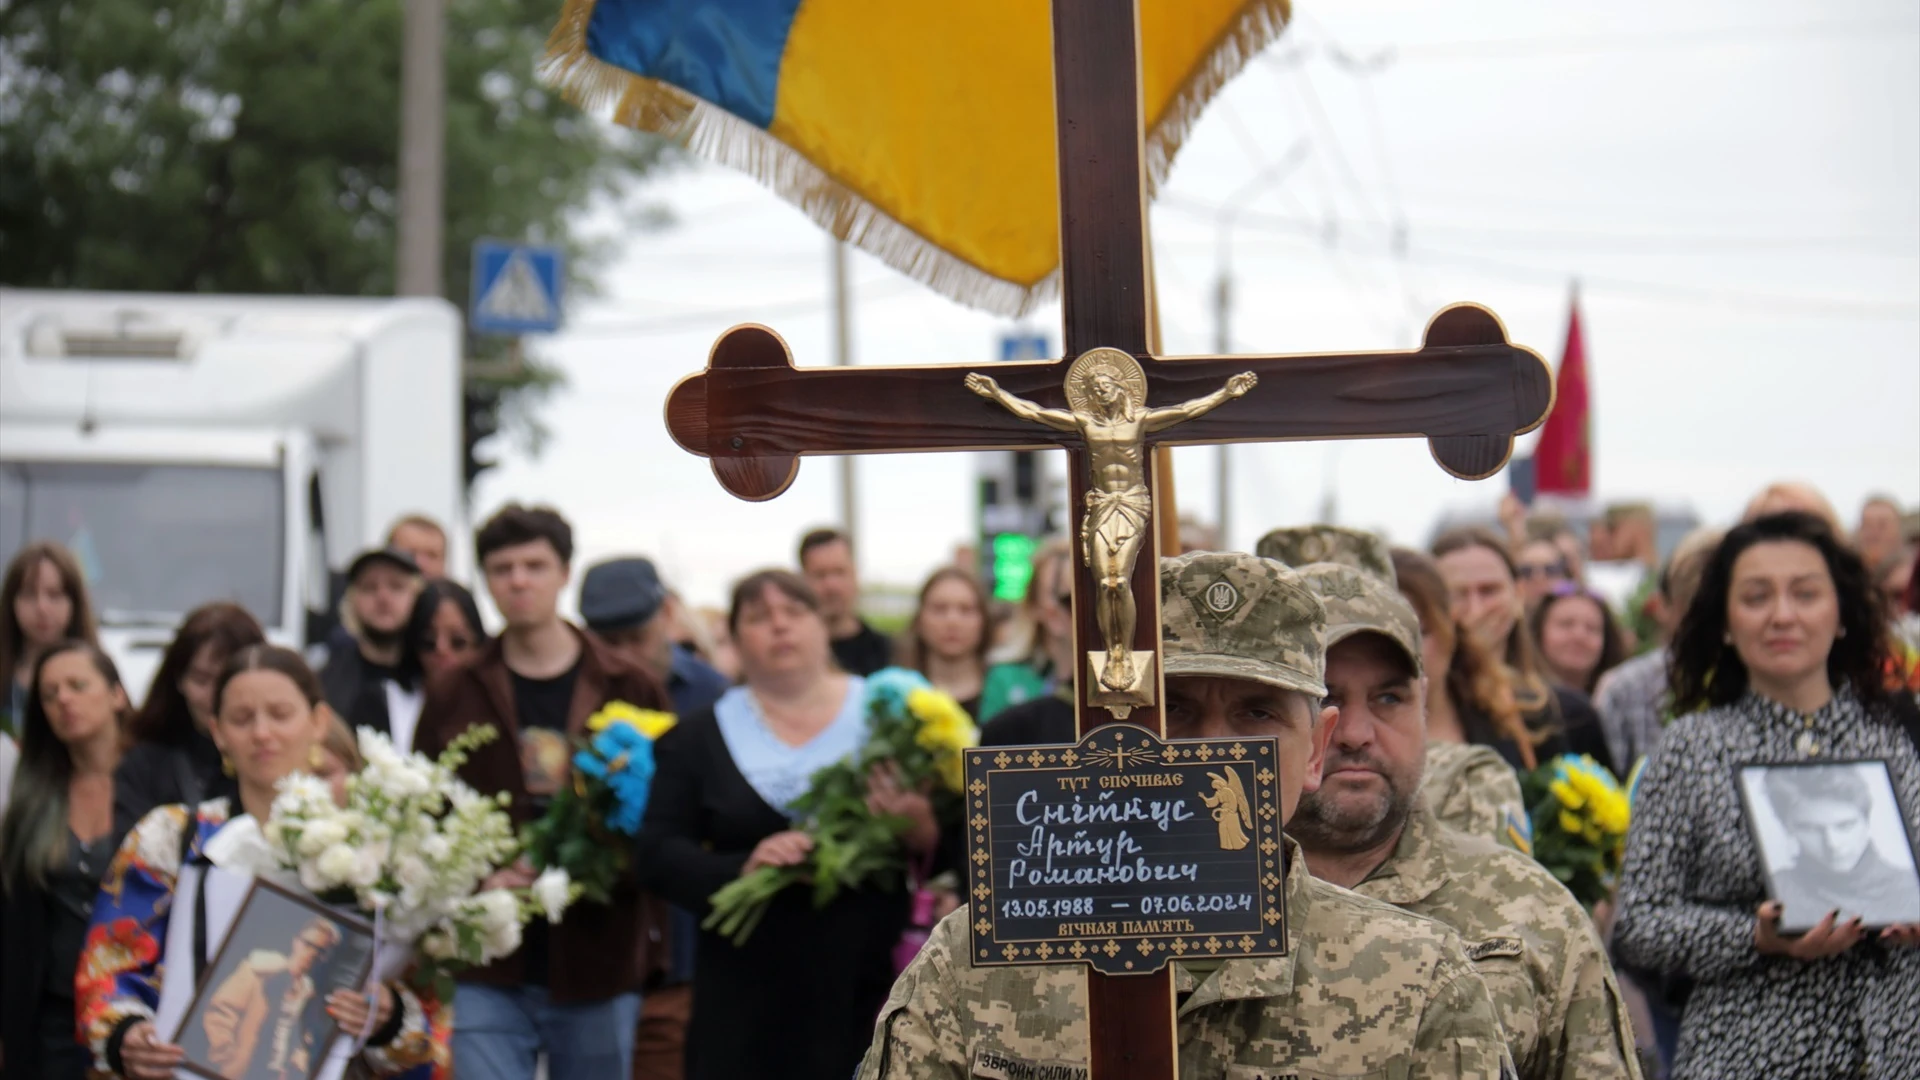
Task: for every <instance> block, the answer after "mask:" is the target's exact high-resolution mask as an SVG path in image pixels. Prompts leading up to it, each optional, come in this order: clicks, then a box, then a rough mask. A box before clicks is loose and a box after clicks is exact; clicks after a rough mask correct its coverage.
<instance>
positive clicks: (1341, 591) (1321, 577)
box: [1299, 562, 1421, 676]
mask: <svg viewBox="0 0 1920 1080" xmlns="http://www.w3.org/2000/svg"><path fill="white" fill-rule="evenodd" d="M1299 574H1300V577H1301V579H1302V580H1303V581H1305V582H1306V585H1307V588H1309V589H1312V590H1313V595H1315V596H1317V597H1319V598H1320V602H1321V603H1322V604H1323V605H1325V606H1326V609H1327V648H1329V649H1331V648H1333V647H1334V646H1335V645H1338V644H1340V643H1341V642H1342V641H1345V640H1346V639H1348V638H1350V637H1352V636H1353V635H1355V634H1361V633H1367V632H1372V633H1375V634H1380V635H1382V636H1384V637H1385V638H1386V639H1387V640H1388V641H1391V642H1393V643H1394V644H1395V645H1398V646H1400V650H1401V651H1402V652H1404V653H1406V654H1407V661H1408V662H1409V663H1411V664H1412V665H1413V673H1414V674H1415V675H1416V676H1417V675H1419V674H1421V664H1420V617H1419V616H1418V615H1415V614H1414V612H1413V605H1411V604H1409V603H1407V598H1406V597H1404V596H1402V595H1400V590H1399V589H1398V588H1397V587H1395V586H1394V584H1393V582H1392V579H1386V580H1382V579H1381V578H1379V577H1377V576H1375V575H1373V574H1369V573H1367V572H1365V571H1363V570H1357V569H1355V568H1353V567H1352V566H1348V565H1346V564H1344V563H1331V562H1322V563H1314V564H1312V565H1311V566H1303V567H1301V568H1300V570H1299Z"/></svg>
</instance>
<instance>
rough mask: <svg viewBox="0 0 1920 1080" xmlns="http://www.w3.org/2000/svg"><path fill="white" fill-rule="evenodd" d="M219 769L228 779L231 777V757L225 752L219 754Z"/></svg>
mask: <svg viewBox="0 0 1920 1080" xmlns="http://www.w3.org/2000/svg"><path fill="white" fill-rule="evenodd" d="M220 771H221V772H223V773H225V774H226V775H227V778H228V779H232V778H233V759H232V758H230V757H228V756H227V755H225V754H221V755H220Z"/></svg>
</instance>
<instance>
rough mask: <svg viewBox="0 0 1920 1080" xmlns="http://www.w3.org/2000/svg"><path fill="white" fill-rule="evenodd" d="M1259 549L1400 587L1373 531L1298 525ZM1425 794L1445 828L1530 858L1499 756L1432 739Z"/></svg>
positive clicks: (1422, 644) (1522, 819)
mask: <svg viewBox="0 0 1920 1080" xmlns="http://www.w3.org/2000/svg"><path fill="white" fill-rule="evenodd" d="M1256 550H1257V551H1258V552H1259V553H1260V555H1261V556H1262V557H1264V558H1268V559H1278V560H1279V561H1281V562H1283V563H1286V564H1287V565H1288V566H1308V565H1311V564H1313V563H1338V564H1340V565H1342V566H1350V567H1352V568H1353V569H1355V570H1359V571H1361V572H1363V573H1366V574H1370V575H1372V576H1373V577H1375V578H1377V579H1379V580H1381V581H1384V582H1386V583H1387V584H1388V585H1393V586H1396V587H1397V575H1395V573H1394V571H1393V550H1392V549H1391V548H1389V547H1388V546H1387V542H1386V541H1385V540H1383V539H1381V538H1380V537H1378V536H1376V535H1374V534H1373V533H1370V532H1362V531H1361V530H1359V529H1347V528H1342V527H1340V526H1338V525H1299V526H1293V527H1290V528H1283V529H1275V530H1273V531H1272V532H1270V533H1268V534H1267V535H1265V536H1263V537H1261V538H1260V543H1259V545H1258V547H1257V548H1256ZM1415 625H1416V627H1417V628H1418V630H1419V633H1418V634H1416V636H1415V638H1414V640H1415V641H1416V642H1418V645H1419V648H1418V651H1417V654H1416V655H1418V656H1421V657H1423V658H1424V657H1426V656H1427V652H1426V650H1427V648H1428V646H1429V638H1428V635H1427V633H1426V628H1425V627H1419V626H1418V623H1417V622H1416V624H1415ZM1426 759H1427V760H1426V767H1425V769H1424V770H1423V771H1422V776H1423V777H1424V779H1423V780H1422V782H1421V794H1422V796H1423V797H1424V798H1425V799H1426V803H1427V806H1428V807H1429V808H1430V809H1432V811H1433V812H1434V815H1435V816H1436V817H1438V818H1439V819H1440V822H1441V824H1443V825H1446V826H1448V827H1449V828H1454V829H1458V830H1460V831H1461V832H1463V833H1468V834H1470V835H1473V836H1486V837H1491V838H1492V839H1494V840H1497V841H1499V842H1500V843H1503V844H1506V845H1507V846H1509V847H1511V848H1513V849H1514V850H1516V851H1519V852H1521V853H1522V854H1527V855H1531V854H1532V853H1533V830H1532V828H1531V827H1530V826H1529V824H1528V821H1527V805H1526V800H1525V799H1524V798H1522V797H1521V794H1520V778H1519V777H1518V776H1515V775H1514V772H1513V767H1512V766H1510V765H1508V764H1507V763H1506V760H1505V759H1504V758H1502V757H1501V756H1500V754H1499V752H1498V751H1496V750H1494V749H1493V748H1491V747H1487V746H1477V745H1474V744H1472V743H1461V742H1442V741H1438V740H1433V739H1429V740H1428V741H1427V745H1426Z"/></svg>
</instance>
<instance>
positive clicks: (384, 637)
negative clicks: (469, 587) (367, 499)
mask: <svg viewBox="0 0 1920 1080" xmlns="http://www.w3.org/2000/svg"><path fill="white" fill-rule="evenodd" d="M422 584H424V580H423V579H422V578H421V577H420V567H419V566H418V565H417V564H416V563H415V562H414V561H413V556H411V555H409V554H407V553H406V552H404V551H401V550H400V549H399V548H370V549H368V550H366V551H363V552H361V553H360V554H359V555H357V556H355V557H354V560H353V562H352V563H350V564H348V566H347V594H346V596H344V597H342V598H341V600H340V625H341V626H342V628H344V629H345V630H346V632H347V635H348V636H349V637H350V638H351V641H350V642H347V641H340V642H338V643H337V644H335V645H330V646H329V651H328V655H327V664H326V666H325V667H324V668H321V669H320V686H321V689H322V690H324V691H325V692H326V695H327V704H328V705H331V706H333V711H334V712H336V713H339V714H340V715H341V716H352V715H353V708H354V703H355V702H356V701H358V700H359V698H360V693H361V691H362V690H363V689H364V688H366V687H368V686H378V685H379V684H380V682H381V680H383V679H393V678H398V677H399V666H400V644H401V639H402V638H403V637H405V636H406V632H407V620H408V619H409V618H410V617H412V615H413V601H414V598H415V597H417V596H419V595H420V587H421V585H422Z"/></svg>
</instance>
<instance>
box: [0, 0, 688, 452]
mask: <svg viewBox="0 0 1920 1080" xmlns="http://www.w3.org/2000/svg"><path fill="white" fill-rule="evenodd" d="M402 2H403V0H172V2H170V3H168V4H165V5H159V4H153V3H150V2H149V0H88V2H87V3H81V4H75V3H69V2H63V0H24V2H23V0H0V280H4V281H6V282H7V283H8V284H12V285H20V286H30V287H41V288H73V289H128V290H155V291H173V292H231V293H277V294H288V293H310V294H347V295H368V296H378V295H386V294H390V293H392V291H393V284H394V243H395V212H396V203H397V186H398V182H399V167H398V159H399V139H400V135H399V123H400V122H399V94H400V49H401V3H402ZM559 8H560V0H449V2H448V5H447V35H446V62H447V141H446V170H447V188H446V275H447V280H446V293H447V297H448V298H449V299H450V300H452V301H453V302H454V303H456V304H458V305H460V306H461V307H462V308H464V307H465V304H466V301H467V292H468V286H469V277H470V273H471V268H470V265H469V256H470V252H471V249H472V245H473V241H474V240H475V239H476V238H479V237H482V236H496V237H504V238H524V239H529V240H536V241H541V242H547V243H555V244H558V245H560V246H561V247H562V248H564V249H565V250H566V251H567V253H568V256H569V260H568V265H569V268H570V272H571V277H572V282H571V284H572V285H573V286H574V287H575V289H576V290H580V289H585V288H590V287H591V284H592V276H593V272H594V270H595V269H596V268H597V267H598V266H600V265H601V264H602V262H603V255H604V250H603V247H604V245H603V244H600V243H596V242H594V240H593V239H592V238H590V237H589V236H588V235H587V234H586V232H585V231H584V230H583V228H582V227H581V225H580V222H581V220H582V218H583V217H584V216H585V211H586V210H587V209H588V207H589V206H600V207H604V206H605V205H607V204H609V203H610V204H611V205H612V206H614V207H615V208H616V209H619V210H621V211H623V212H624V213H623V215H622V217H623V220H626V221H640V222H643V223H645V224H653V223H656V222H658V221H659V220H660V219H661V215H660V214H659V213H658V212H654V211H648V210H646V209H645V208H640V207H637V206H635V205H634V204H635V199H636V196H635V193H634V187H635V181H636V180H637V179H638V178H639V177H641V176H642V175H643V174H645V173H646V172H647V171H648V170H649V169H651V168H653V167H655V166H657V165H659V164H660V163H661V161H662V155H663V153H664V152H665V147H664V146H663V144H661V143H660V142H658V141H657V140H652V139H648V138H645V137H642V136H637V135H634V134H632V133H631V132H627V131H625V130H624V129H620V128H615V127H612V126H611V125H607V124H604V123H601V122H598V121H596V120H594V119H592V118H590V117H588V116H586V115H585V114H583V113H581V112H580V111H579V110H578V109H576V108H574V107H573V106H572V105H570V104H568V103H566V102H565V101H562V100H561V99H560V98H559V97H558V96H557V95H555V94H553V93H552V92H550V91H548V90H547V89H545V88H544V87H542V86H541V85H540V84H539V82H538V79H537V77H536V75H535V65H536V64H537V62H538V60H539V57H540V56H541V54H542V52H543V51H544V48H545V40H546V33H547V30H548V28H550V27H551V26H552V25H553V24H554V21H555V20H556V18H557V17H558V14H559ZM505 351H506V348H505V344H504V343H503V342H500V341H498V340H481V339H475V340H472V341H470V342H469V348H468V355H469V356H470V357H473V358H475V359H477V360H480V361H482V363H481V364H480V365H478V367H479V368H480V369H481V370H483V371H485V372H486V373H487V374H485V375H482V376H479V377H476V378H472V379H470V380H469V381H468V388H467V401H466V408H465V418H466V425H465V430H466V447H465V453H466V475H467V479H468V482H469V483H471V482H472V480H473V477H474V476H475V475H477V474H478V473H479V472H480V471H481V470H483V469H485V468H487V467H488V466H490V465H491V464H492V462H490V461H488V460H485V459H484V458H483V457H481V456H478V455H477V454H476V451H475V446H476V444H477V443H479V442H480V441H481V440H483V439H485V438H486V437H487V436H489V435H491V434H494V433H496V431H498V432H500V433H503V434H506V435H508V436H509V437H515V438H518V439H520V440H522V441H523V442H527V443H530V444H531V446H532V448H534V449H537V448H538V445H539V441H540V439H541V436H542V435H543V434H544V432H543V430H542V429H541V428H540V426H539V423H538V421H537V419H535V417H534V410H533V408H532V406H533V405H534V404H536V403H537V402H538V400H539V399H540V397H541V396H543V395H544V394H545V393H546V391H547V390H549V389H550V388H551V387H552V386H553V385H554V384H555V383H556V382H557V381H558V372H557V371H556V370H554V369H553V368H551V367H549V366H546V365H543V364H540V363H539V362H538V361H537V360H536V361H529V362H527V363H524V364H503V363H500V362H499V361H500V359H501V357H502V356H503V355H504V354H505Z"/></svg>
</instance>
